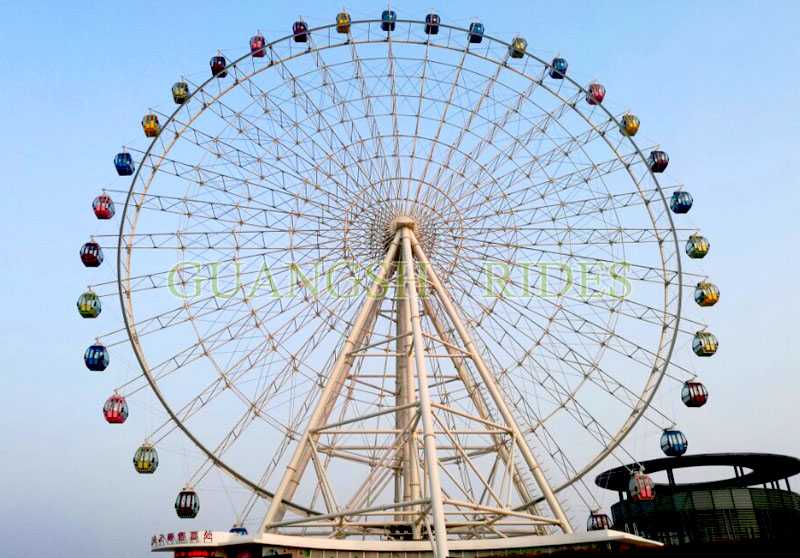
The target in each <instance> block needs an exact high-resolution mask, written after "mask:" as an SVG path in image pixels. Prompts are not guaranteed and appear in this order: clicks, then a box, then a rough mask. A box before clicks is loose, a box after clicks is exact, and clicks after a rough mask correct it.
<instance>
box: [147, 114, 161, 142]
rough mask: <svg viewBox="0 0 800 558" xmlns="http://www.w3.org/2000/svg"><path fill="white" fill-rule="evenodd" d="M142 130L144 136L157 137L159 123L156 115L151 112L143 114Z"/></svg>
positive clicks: (159, 129) (159, 127) (159, 130)
mask: <svg viewBox="0 0 800 558" xmlns="http://www.w3.org/2000/svg"><path fill="white" fill-rule="evenodd" d="M142 130H144V135H145V137H148V138H155V137H157V136H158V134H160V133H161V124H160V123H159V121H158V116H156V115H155V114H153V113H149V114H145V115H144V118H142Z"/></svg>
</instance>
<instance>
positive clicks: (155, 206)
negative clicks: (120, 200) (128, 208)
mask: <svg viewBox="0 0 800 558" xmlns="http://www.w3.org/2000/svg"><path fill="white" fill-rule="evenodd" d="M108 192H110V193H114V192H118V193H123V192H119V191H116V190H108ZM125 193H127V192H125ZM133 193H134V195H136V196H138V197H139V200H140V206H141V209H146V210H150V211H160V212H162V213H172V214H176V215H182V216H185V217H187V218H196V219H202V220H207V221H219V222H222V223H231V224H236V225H239V226H245V225H252V226H258V227H261V228H265V229H268V230H269V229H274V230H278V231H281V232H288V228H283V229H279V228H277V226H276V225H277V224H281V223H283V222H285V221H287V220H288V219H289V218H290V217H291V218H297V217H299V216H300V215H301V214H299V213H298V212H297V211H292V210H288V209H280V208H268V207H258V206H253V205H249V204H247V203H239V202H237V203H226V202H219V201H215V200H213V199H210V200H206V199H200V198H197V197H188V196H183V197H178V196H168V195H160V194H151V193H147V192H138V191H134V192H133ZM273 215H274V218H273ZM302 218H303V219H309V220H312V221H315V222H319V223H320V224H329V225H330V226H335V225H339V223H340V222H341V218H339V217H337V216H336V215H333V214H331V215H317V214H314V213H304V214H302ZM323 230H324V229H323Z"/></svg>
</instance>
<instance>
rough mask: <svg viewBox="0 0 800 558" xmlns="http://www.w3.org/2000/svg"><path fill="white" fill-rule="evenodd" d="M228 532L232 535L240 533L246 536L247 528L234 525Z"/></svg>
mask: <svg viewBox="0 0 800 558" xmlns="http://www.w3.org/2000/svg"><path fill="white" fill-rule="evenodd" d="M228 532H229V533H233V534H234V535H241V536H243V537H246V536H247V529H246V528H245V527H243V526H241V525H234V526H233V527H231V529H230V531H228Z"/></svg>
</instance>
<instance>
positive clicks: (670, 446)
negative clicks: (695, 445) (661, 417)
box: [661, 430, 689, 457]
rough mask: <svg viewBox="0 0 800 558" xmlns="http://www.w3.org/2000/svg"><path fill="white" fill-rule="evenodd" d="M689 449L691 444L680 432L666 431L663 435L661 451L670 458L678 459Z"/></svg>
mask: <svg viewBox="0 0 800 558" xmlns="http://www.w3.org/2000/svg"><path fill="white" fill-rule="evenodd" d="M687 449H689V442H688V440H686V436H684V435H683V432H681V431H680V430H664V432H663V434H661V451H663V452H664V455H668V456H669V457H678V456H680V455H683V454H684V453H686V450H687Z"/></svg>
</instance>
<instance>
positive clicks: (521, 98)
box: [448, 70, 568, 196]
mask: <svg viewBox="0 0 800 558" xmlns="http://www.w3.org/2000/svg"><path fill="white" fill-rule="evenodd" d="M542 75H544V70H543V71H542ZM541 83H542V78H540V79H539V80H538V81H536V80H532V81H531V82H530V83H529V85H528V87H527V89H526V90H524V91H522V92H520V94H519V95H517V98H516V102H515V103H514V105H513V106H509V107H507V109H506V111H505V113H504V114H503V116H502V117H501V118H500V120H499V122H495V123H493V125H492V126H491V127H490V128H489V129H488V130H487V134H486V135H485V136H484V137H483V138H482V139H481V140H480V141H479V142H478V144H477V145H476V146H475V147H474V148H473V151H472V152H471V154H470V155H471V158H474V159H480V158H481V153H482V151H483V149H484V147H486V146H487V145H492V146H495V136H496V135H497V133H498V131H502V132H505V130H506V128H507V126H508V124H509V121H510V119H511V117H512V116H513V117H515V118H517V119H518V120H519V121H524V122H527V123H528V124H530V127H529V129H528V130H527V131H526V132H524V133H523V134H517V135H515V136H514V137H513V141H511V142H510V146H509V148H508V149H507V150H503V149H499V148H496V154H495V155H494V156H492V157H491V158H490V159H488V160H487V162H486V163H485V164H484V165H482V167H481V168H480V169H479V170H478V171H477V176H475V177H472V176H471V177H470V178H471V179H473V180H475V181H478V182H480V181H482V180H483V174H486V176H487V178H488V177H492V178H493V179H492V183H491V186H490V188H489V195H490V196H491V192H492V191H493V190H494V188H495V187H496V186H497V184H498V183H500V182H501V181H503V180H504V179H505V178H506V177H505V176H495V172H496V170H497V169H498V167H499V166H500V165H501V164H503V163H506V162H508V161H512V162H514V163H515V164H514V168H513V170H511V171H509V176H513V175H514V174H515V173H517V172H525V174H526V176H530V174H531V171H530V170H527V171H523V167H522V166H520V165H519V164H517V163H516V157H515V154H516V152H517V150H518V149H520V148H522V149H523V150H524V151H525V152H526V154H527V156H528V158H530V160H531V163H529V164H530V165H532V166H536V167H539V168H540V170H541V171H542V173H544V174H545V176H547V178H549V176H548V173H547V171H546V166H545V165H542V164H541V162H540V159H541V156H537V155H536V153H535V152H530V151H529V149H528V145H529V143H530V142H531V140H532V138H533V137H534V135H539V136H543V137H546V138H548V139H550V136H549V135H548V134H547V127H548V126H549V124H550V123H552V122H553V121H555V120H558V117H559V116H560V115H561V114H563V112H564V110H566V107H567V106H568V105H567V104H566V103H564V104H562V105H561V106H559V107H556V108H555V109H552V111H548V110H547V109H545V108H544V107H542V106H541V105H539V104H537V103H533V106H534V107H535V108H536V109H537V110H538V111H540V112H541V115H540V116H539V118H537V119H535V120H532V119H529V118H521V117H520V116H519V115H520V114H521V109H522V107H523V105H524V103H525V101H526V100H530V99H531V96H532V95H533V93H534V91H535V89H536V88H537V86H539V85H541ZM505 133H508V132H505ZM551 141H554V140H551ZM467 167H468V161H467V160H463V161H462V163H461V167H460V169H459V171H458V172H456V173H455V174H451V175H450V179H449V183H448V189H451V188H453V184H454V180H455V178H456V177H457V176H459V177H460V176H464V175H465V173H466V171H467ZM489 169H491V170H489ZM509 183H513V182H511V181H509ZM473 194H474V190H473V191H470V192H469V195H470V196H472V195H473Z"/></svg>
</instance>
